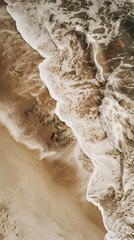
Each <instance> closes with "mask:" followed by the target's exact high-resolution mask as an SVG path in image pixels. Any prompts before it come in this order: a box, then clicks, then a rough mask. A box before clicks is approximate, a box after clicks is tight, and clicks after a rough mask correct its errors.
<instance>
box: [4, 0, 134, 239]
mask: <svg viewBox="0 0 134 240" xmlns="http://www.w3.org/2000/svg"><path fill="white" fill-rule="evenodd" d="M6 2H8V3H9V5H8V8H7V10H8V12H9V13H10V14H11V16H12V17H13V19H14V20H15V21H16V26H17V30H18V31H19V32H20V33H21V36H22V38H23V39H24V40H25V41H26V42H27V43H28V44H29V45H30V46H31V47H32V48H33V49H35V50H36V51H37V52H38V53H39V54H40V55H41V56H42V57H41V56H39V55H38V53H36V52H33V51H31V49H30V48H29V47H28V46H27V45H25V46H24V43H23V40H22V39H21V37H20V35H16V34H15V30H14V27H13V22H10V23H8V21H6V22H7V25H6V29H8V31H7V30H6V31H5V30H4V32H2V33H3V35H2V36H3V38H2V39H3V40H2V41H3V45H2V46H3V48H4V51H5V49H7V47H8V45H9V44H10V46H12V47H11V48H10V49H9V50H8V52H6V51H5V54H4V55H3V56H2V59H3V60H2V61H3V72H5V71H4V69H5V68H6V75H4V74H3V76H4V77H3V78H2V79H3V82H2V87H3V89H4V90H3V91H2V97H1V99H2V101H1V102H2V107H1V116H2V117H1V119H2V120H1V121H3V122H4V123H5V125H7V127H8V128H10V129H11V125H12V128H13V122H14V121H15V122H16V123H17V126H18V127H17V129H16V131H14V132H13V134H14V137H16V139H17V140H18V139H19V136H21V137H20V138H21V139H19V140H20V141H23V143H26V144H28V145H29V146H30V147H33V148H37V149H40V155H41V158H44V157H45V158H47V159H49V161H50V163H51V161H52V162H53V160H52V159H55V160H57V158H58V161H59V159H63V158H64V160H63V161H65V163H66V162H67V163H69V166H70V165H71V169H73V171H72V175H69V177H65V178H62V180H60V181H61V182H62V183H63V182H64V184H65V182H66V185H69V186H70V183H68V181H70V178H71V179H73V178H74V179H75V181H74V182H76V183H77V182H78V186H79V187H78V188H79V189H81V186H80V183H79V181H78V179H82V189H83V188H84V190H82V194H83V196H84V194H85V196H86V198H87V199H88V200H89V201H91V202H93V203H94V204H95V205H97V206H98V207H99V209H100V211H101V214H102V217H103V222H104V225H105V227H106V229H107V230H108V231H111V233H108V235H107V237H106V239H108V240H109V239H110V240H111V239H116V238H117V239H131V236H132V234H133V229H132V226H133V219H132V217H133V211H132V209H131V204H130V205H129V203H132V202H133V191H131V189H132V188H133V187H132V186H131V184H130V181H131V182H132V181H133V172H132V163H133V156H134V155H133V146H134V143H133V140H134V135H133V133H134V131H133V127H134V122H133V113H134V111H133V110H134V105H133V79H134V73H133V64H134V58H133V47H134V46H133V21H134V20H133V9H134V8H133V2H132V1H85V0H81V1H75V0H74V1H71V2H70V1H60V0H59V1H45V2H44V1H41V0H40V1H34V0H31V1H30V0H29V1H21V0H19V1H6ZM5 16H6V19H8V16H7V14H5ZM4 29H5V28H4ZM9 29H10V30H9ZM9 32H10V36H11V37H10V38H8V37H7V36H8V35H9ZM5 38H7V39H6V41H5ZM18 42H19V44H18ZM16 43H17V45H16ZM2 51H3V49H2ZM10 56H11V57H10ZM13 56H14V65H12V64H11V63H10V61H11V62H12V61H13V59H12V58H13ZM44 58H45V59H44ZM7 59H8V62H7V63H6V62H4V61H7ZM25 59H27V63H25ZM9 65H10V68H9V69H8V66H9ZM37 65H39V72H40V78H41V80H42V82H41V81H40V80H39V75H38V73H37V70H36V67H37ZM14 67H15V72H14ZM7 69H8V70H7ZM7 73H8V74H7ZM7 75H8V76H7ZM18 76H19V78H18ZM7 77H8V78H9V79H12V83H11V80H10V81H9V82H8V87H7V85H6V86H5V79H7ZM44 84H45V85H46V87H47V89H48V90H47V89H45V87H44ZM5 89H6V91H5ZM8 89H9V90H8ZM11 89H12V91H11ZM7 91H8V93H9V95H8V97H9V98H8V99H7ZM48 91H49V92H48ZM14 92H15V94H16V95H14ZM4 93H6V95H5V96H4ZM53 99H54V100H53ZM22 100H23V102H22ZM16 102H17V104H16ZM5 103H6V106H7V110H6V111H5V108H4V107H3V104H4V105H5ZM11 103H12V104H11ZM9 107H10V110H9ZM18 111H19V112H20V113H19V114H18ZM16 112H17V115H15V118H14V114H15V113H16ZM57 116H58V117H57ZM9 117H10V119H12V122H11V121H10V124H9V120H7V119H9ZM5 120H6V121H5ZM7 122H8V123H7ZM15 126H16V125H15ZM22 126H23V127H22ZM18 132H19V134H18ZM15 133H16V134H15ZM57 153H58V157H57ZM65 153H66V156H65ZM63 156H65V157H63ZM58 161H57V163H58V164H59V168H60V164H61V161H59V162H58ZM67 165H68V164H65V166H66V167H67ZM50 166H51V167H52V170H53V163H51V164H50ZM93 166H94V167H93ZM62 168H63V165H62ZM93 168H94V171H93ZM69 169H70V168H69ZM74 169H75V170H74ZM92 171H93V173H92ZM61 172H62V171H61ZM69 172H70V171H69ZM76 173H77V174H76ZM55 175H56V174H55ZM72 176H73V177H72ZM74 176H75V177H74ZM56 177H57V176H56ZM65 179H66V180H65ZM87 184H88V190H87ZM86 190H87V192H86ZM124 208H125V213H124ZM126 229H128V233H126ZM119 232H120V233H119Z"/></svg>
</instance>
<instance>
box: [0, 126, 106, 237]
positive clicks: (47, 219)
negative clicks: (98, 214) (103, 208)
mask: <svg viewBox="0 0 134 240" xmlns="http://www.w3.org/2000/svg"><path fill="white" fill-rule="evenodd" d="M0 189H1V191H0V193H1V194H0V225H1V227H0V229H1V232H0V234H1V235H0V239H1V240H2V239H3V240H4V239H6V240H9V239H10V240H11V239H13V240H15V239H35V240H36V239H47V240H50V239H51V240H62V239H70V240H74V239H78V240H89V239H91V240H101V239H103V238H104V232H103V231H102V230H101V229H99V228H98V227H96V226H95V225H94V224H92V223H91V222H90V221H89V220H88V219H87V218H86V216H85V215H84V213H83V212H82V210H81V209H80V206H79V205H78V204H77V203H76V202H75V201H74V200H73V198H72V197H71V196H70V194H69V192H68V191H67V190H66V189H65V188H64V187H62V186H60V185H58V184H56V183H55V182H54V181H53V179H52V177H51V175H50V173H49V172H48V171H47V170H46V169H45V167H44V163H43V161H39V160H38V154H37V152H36V151H34V150H29V149H27V148H26V147H25V146H23V145H22V144H20V143H17V142H15V141H14V140H13V139H12V137H11V136H10V134H9V133H8V131H7V130H6V129H5V128H4V127H2V126H1V127H0ZM94 217H95V216H94ZM94 221H95V219H94Z"/></svg>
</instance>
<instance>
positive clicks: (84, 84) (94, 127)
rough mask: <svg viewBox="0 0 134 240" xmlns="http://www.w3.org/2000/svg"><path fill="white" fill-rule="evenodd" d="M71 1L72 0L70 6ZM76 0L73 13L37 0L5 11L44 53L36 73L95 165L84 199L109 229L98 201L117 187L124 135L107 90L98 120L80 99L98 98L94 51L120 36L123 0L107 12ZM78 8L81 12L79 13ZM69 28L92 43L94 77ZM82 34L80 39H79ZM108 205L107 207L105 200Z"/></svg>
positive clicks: (59, 3) (99, 77)
mask: <svg viewBox="0 0 134 240" xmlns="http://www.w3.org/2000/svg"><path fill="white" fill-rule="evenodd" d="M7 2H9V3H12V2H10V1H7ZM14 2H15V1H14ZM75 3H76V2H75V1H74V6H75ZM81 3H82V1H79V6H78V9H77V10H76V15H74V14H75V13H74V10H72V11H71V10H70V11H68V10H67V7H66V6H65V7H64V4H63V5H62V1H56V3H53V1H50V2H49V1H47V2H45V3H44V1H41V0H40V1H39V2H38V3H36V1H34V0H33V1H28V3H27V4H25V3H23V1H17V2H16V3H15V4H14V5H11V4H10V5H9V6H8V7H7V10H8V12H9V13H10V14H11V16H12V17H13V18H14V19H15V21H16V25H17V29H18V31H19V32H20V33H21V35H22V37H23V38H24V40H25V41H26V42H27V43H29V44H30V46H31V47H32V48H34V49H35V50H37V51H38V52H39V53H40V54H41V55H42V56H43V57H45V58H46V60H44V61H43V62H42V63H41V64H40V65H39V71H40V77H41V79H42V81H43V82H44V83H45V85H46V86H47V88H48V89H49V92H50V95H51V97H52V98H53V99H55V100H56V101H57V105H56V110H55V113H56V114H57V115H58V117H59V118H60V119H61V121H64V122H65V123H66V125H67V126H69V127H70V128H71V129H72V131H73V133H74V135H75V137H76V138H77V140H78V142H79V144H80V146H81V148H82V150H83V151H84V153H85V154H86V155H87V156H88V157H89V158H90V159H91V160H92V162H93V164H94V167H95V170H94V173H93V175H92V178H91V180H90V183H89V185H88V190H87V199H88V200H89V201H92V202H93V203H94V204H95V205H97V206H98V207H99V209H100V210H101V212H102V215H103V220H104V224H105V227H106V228H107V230H110V229H111V227H112V224H113V221H114V220H113V219H114V217H115V215H114V214H115V213H113V215H114V217H113V219H112V216H109V215H108V214H107V211H108V210H107V209H103V206H101V204H100V199H101V198H102V199H103V196H106V195H108V194H109V192H112V190H113V191H114V192H115V195H117V197H118V193H119V192H120V188H121V182H120V177H121V162H120V154H119V152H118V151H122V150H121V145H120V143H121V142H123V139H124V129H123V125H122V123H120V122H118V121H117V122H116V117H117V115H118V113H119V114H121V107H120V106H118V104H117V103H116V101H115V100H114V99H113V98H112V96H111V95H110V97H109V95H108V96H107V97H105V98H104V99H103V101H102V105H101V107H100V112H101V119H100V117H97V118H94V119H92V117H93V116H94V115H93V114H90V113H89V112H90V111H89V109H90V110H92V111H94V112H95V111H98V109H99V105H100V104H98V105H97V106H96V105H95V106H94V107H92V106H90V104H89V105H87V107H86V103H87V102H88V101H91V100H94V101H96V99H98V101H99V100H101V99H99V98H101V95H99V87H98V86H99V83H96V82H97V81H96V79H97V80H99V81H98V82H104V81H105V76H104V75H105V74H104V73H103V67H102V66H101V64H100V63H99V62H98V61H97V53H98V52H99V50H98V49H99V47H100V45H102V47H103V46H105V47H106V46H108V44H109V42H110V41H112V40H113V39H114V38H115V37H116V36H119V35H120V26H121V21H122V15H120V12H118V9H119V8H120V9H121V6H123V4H124V3H125V1H121V2H120V3H118V1H112V2H110V8H109V12H108V13H107V12H106V11H107V7H106V5H105V1H102V2H100V1H98V2H93V1H92V5H91V6H90V7H89V8H86V7H82V6H80V5H81ZM87 3H88V2H87ZM87 3H86V4H87ZM128 3H131V1H128ZM69 5H70V4H69ZM68 7H69V6H68ZM100 7H103V10H102V13H98V10H100ZM75 8H77V7H76V6H75ZM83 11H84V14H85V15H81V14H82V12H83ZM115 12H118V14H117V17H118V15H119V17H118V18H117V20H116V16H115V18H114V14H115ZM130 12H131V9H130ZM123 14H124V12H123ZM84 16H85V18H84ZM86 16H87V18H86ZM111 16H112V18H111ZM101 17H104V18H101ZM62 24H63V25H62ZM87 28H88V30H86V29H87ZM100 28H102V29H101V30H98V31H100V32H97V33H96V32H95V30H96V29H100ZM74 31H76V32H77V34H79V33H80V34H81V36H83V38H84V35H85V39H86V40H85V44H87V46H88V47H91V48H92V51H91V49H90V54H91V55H92V57H91V59H88V60H89V62H90V63H91V62H92V61H93V60H94V67H96V68H97V73H96V79H95V78H94V77H95V76H94V74H93V73H92V68H90V66H89V69H88V68H86V67H85V65H84V63H83V62H84V61H87V59H86V60H85V59H84V61H83V58H84V57H85V55H86V53H87V52H86V50H87V49H86V50H85V49H84V54H83V50H82V47H85V46H82V47H80V43H79V41H78V39H77V37H76V36H75V34H74ZM101 31H103V32H101ZM83 38H81V39H80V41H81V42H82V41H83ZM82 61H83V62H82ZM84 67H85V69H84ZM124 67H131V64H128V63H127V64H126V63H125V64H124ZM83 69H84V70H83ZM120 70H121V65H120V66H118V67H117V68H116V69H115V71H113V73H112V74H111V75H110V76H109V78H108V79H107V81H108V82H109V83H112V84H113V82H114V81H115V77H116V76H117V74H118V73H119V72H120ZM116 79H118V77H116ZM97 84H98V86H97ZM115 92H116V91H115ZM116 94H119V93H116ZM98 96H99V97H98ZM125 99H126V98H125ZM94 101H93V103H92V104H94ZM85 109H86V110H85ZM82 111H83V112H82ZM84 111H85V112H84ZM124 119H125V118H124ZM124 121H125V120H124ZM102 127H103V128H102ZM105 132H106V133H107V136H108V139H106V136H105ZM129 135H131V133H129ZM130 138H132V136H130ZM113 146H114V147H115V148H116V149H117V150H118V151H116V150H115V149H114V147H113ZM110 189H112V190H110ZM111 204H113V203H111ZM117 205H118V204H117ZM109 206H110V207H111V209H112V206H111V205H110V203H109V205H108V207H109ZM117 208H118V206H117ZM111 211H112V210H111ZM115 219H116V217H115ZM112 234H113V233H112ZM111 236H112V235H107V239H108V240H110V239H113V238H112V237H111ZM113 236H115V235H113Z"/></svg>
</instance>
